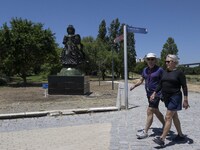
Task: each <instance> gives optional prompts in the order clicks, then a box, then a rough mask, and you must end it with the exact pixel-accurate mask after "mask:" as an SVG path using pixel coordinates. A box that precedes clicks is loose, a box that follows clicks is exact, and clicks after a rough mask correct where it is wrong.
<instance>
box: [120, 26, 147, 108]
mask: <svg viewBox="0 0 200 150" xmlns="http://www.w3.org/2000/svg"><path fill="white" fill-rule="evenodd" d="M127 31H128V32H133V33H143V34H146V33H147V29H146V28H138V27H131V26H126V25H124V80H125V82H124V98H125V105H126V106H125V107H126V109H128V66H127Z"/></svg>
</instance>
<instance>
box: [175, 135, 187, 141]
mask: <svg viewBox="0 0 200 150" xmlns="http://www.w3.org/2000/svg"><path fill="white" fill-rule="evenodd" d="M173 141H175V142H176V141H177V142H179V141H180V142H182V141H185V136H180V135H179V134H178V135H177V136H176V137H175V138H174V139H173Z"/></svg>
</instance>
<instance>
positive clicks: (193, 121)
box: [0, 85, 200, 150]
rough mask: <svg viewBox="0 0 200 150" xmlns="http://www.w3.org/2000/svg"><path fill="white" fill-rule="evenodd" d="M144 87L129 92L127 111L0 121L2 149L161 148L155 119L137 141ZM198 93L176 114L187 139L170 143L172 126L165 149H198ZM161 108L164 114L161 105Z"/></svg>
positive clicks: (143, 108) (143, 110)
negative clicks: (147, 134) (145, 133)
mask: <svg viewBox="0 0 200 150" xmlns="http://www.w3.org/2000/svg"><path fill="white" fill-rule="evenodd" d="M144 93H145V92H144V86H143V85H141V86H139V87H137V88H136V89H135V90H134V91H132V92H129V108H130V109H128V110H121V111H111V112H101V113H87V114H78V115H62V116H57V117H55V116H54V117H53V116H46V117H38V118H19V119H11V120H9V119H5V120H0V149H1V150H80V149H82V150H152V149H161V148H160V147H158V146H157V145H156V144H155V143H154V142H153V141H152V139H153V138H154V137H155V136H156V135H160V134H161V133H160V129H161V128H160V127H161V123H160V122H159V121H158V119H157V118H154V122H153V125H152V127H151V129H150V131H149V137H148V138H146V139H142V140H139V139H137V138H136V133H137V131H138V130H140V129H142V128H143V127H144V125H145V121H146V108H147V99H146V96H145V94H144ZM199 97H200V94H199V93H191V92H190V93H189V100H190V108H189V109H188V110H182V111H180V113H179V117H180V120H181V123H182V130H183V132H184V134H185V135H186V137H187V138H186V141H184V142H182V143H174V142H172V138H173V137H174V136H175V134H176V130H175V128H174V126H173V125H172V128H171V130H170V134H169V135H168V137H167V139H166V141H165V143H166V147H165V148H164V149H167V150H179V149H180V150H186V149H187V150H188V149H189V150H200V138H199V137H198V136H199V135H200V134H199V133H200V132H199V131H200V126H199V124H200V119H199V118H197V117H198V114H199V113H200V109H199V108H200V103H199ZM160 110H161V112H163V114H165V108H164V104H163V103H162V102H161V103H160Z"/></svg>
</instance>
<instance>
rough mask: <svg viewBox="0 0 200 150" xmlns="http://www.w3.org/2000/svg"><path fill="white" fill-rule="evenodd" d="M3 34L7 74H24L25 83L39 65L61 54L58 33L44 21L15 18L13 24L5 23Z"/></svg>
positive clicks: (4, 65) (3, 51)
mask: <svg viewBox="0 0 200 150" xmlns="http://www.w3.org/2000/svg"><path fill="white" fill-rule="evenodd" d="M0 36H1V37H0V47H1V49H0V53H3V56H2V57H1V61H2V63H3V66H2V69H3V70H4V72H5V73H6V74H7V75H18V76H20V77H21V78H22V79H23V82H24V84H26V82H27V81H26V77H27V76H28V75H30V74H32V73H33V72H34V71H35V69H36V68H40V67H41V66H42V65H43V64H45V63H47V62H48V61H50V60H51V61H54V59H56V58H58V55H57V52H56V47H57V44H56V43H55V37H54V34H53V33H52V32H51V30H50V29H43V24H41V23H33V22H32V21H29V20H27V19H24V20H23V19H21V18H13V19H12V20H11V21H10V27H9V26H8V25H7V24H6V23H5V24H4V25H3V27H2V28H1V30H0Z"/></svg>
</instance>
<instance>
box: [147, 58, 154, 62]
mask: <svg viewBox="0 0 200 150" xmlns="http://www.w3.org/2000/svg"><path fill="white" fill-rule="evenodd" d="M147 60H148V61H154V60H155V58H147Z"/></svg>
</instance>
